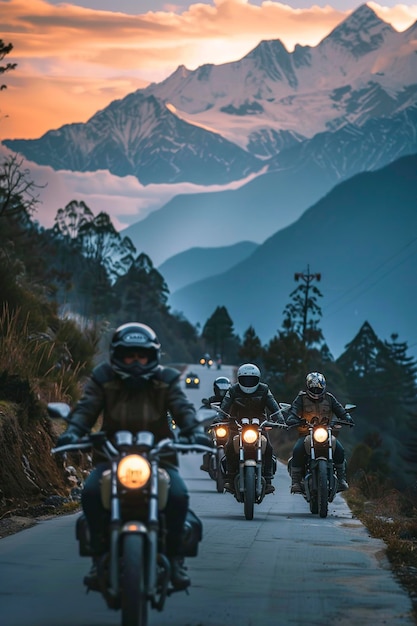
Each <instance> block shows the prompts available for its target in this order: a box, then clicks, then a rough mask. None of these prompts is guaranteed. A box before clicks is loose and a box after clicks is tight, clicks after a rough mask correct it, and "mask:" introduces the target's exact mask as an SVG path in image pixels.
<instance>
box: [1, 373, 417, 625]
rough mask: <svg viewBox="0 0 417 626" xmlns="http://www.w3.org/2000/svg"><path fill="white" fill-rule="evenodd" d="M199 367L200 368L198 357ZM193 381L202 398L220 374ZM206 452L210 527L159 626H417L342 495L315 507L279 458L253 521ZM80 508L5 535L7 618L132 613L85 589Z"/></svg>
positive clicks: (112, 618)
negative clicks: (314, 511) (293, 487)
mask: <svg viewBox="0 0 417 626" xmlns="http://www.w3.org/2000/svg"><path fill="white" fill-rule="evenodd" d="M197 367H198V366H197ZM227 372H228V370H227V368H226V367H225V366H224V367H223V368H222V371H221V372H217V371H215V370H208V371H207V370H205V371H204V372H200V371H198V373H201V374H202V383H201V388H200V389H192V390H187V395H188V396H189V397H190V398H192V400H193V401H194V402H195V404H196V406H199V404H200V401H201V398H202V397H203V396H207V395H210V393H211V391H210V386H211V385H212V381H213V380H214V378H215V375H217V374H219V373H221V374H224V375H227ZM200 463H201V455H197V454H190V455H187V456H183V457H182V458H181V468H182V473H183V475H184V477H185V479H186V482H187V484H188V487H189V491H190V497H191V506H192V508H193V509H194V510H195V511H196V512H197V513H198V515H199V516H200V517H201V519H202V521H203V524H204V537H203V541H202V543H201V544H200V549H199V554H198V556H197V557H196V558H192V559H191V558H190V559H188V560H187V565H188V568H189V574H190V577H191V580H192V585H191V587H190V590H189V594H188V595H187V594H186V593H177V594H174V595H173V596H172V597H170V598H168V599H167V602H166V605H165V608H164V611H163V612H161V613H157V612H155V611H152V612H151V614H150V624H149V626H237V625H239V626H284V625H285V626H292V625H294V626H328V625H331V624H334V623H335V624H338V625H340V626H348V625H349V626H365V625H366V626H368V625H371V626H374V625H375V626H376V625H377V626H381V625H384V624H386V625H387V626H400V625H401V626H411V625H414V624H415V622H414V621H413V619H412V617H411V609H412V607H411V601H410V599H409V596H408V594H407V593H406V592H405V591H404V590H403V589H402V588H401V587H400V586H399V584H398V583H397V582H396V580H395V579H394V577H393V575H392V573H391V570H390V568H389V565H388V562H387V559H386V557H385V551H384V547H385V546H384V543H383V542H382V541H380V540H378V539H373V538H371V537H370V536H369V535H368V533H367V531H366V529H365V528H364V527H363V526H362V524H361V523H360V522H359V521H357V520H355V519H352V515H351V513H350V510H349V509H348V507H347V505H346V504H345V502H344V500H343V498H342V497H341V496H340V495H338V496H337V497H336V499H335V502H334V503H333V504H332V505H331V506H330V508H329V516H328V517H327V518H326V519H320V518H319V517H318V516H317V515H311V513H310V512H309V510H308V506H307V503H306V502H305V501H304V499H303V498H302V497H301V496H297V495H290V493H289V485H290V479H289V476H288V474H287V471H286V468H285V466H284V465H282V464H279V465H278V471H277V474H276V477H275V480H274V483H275V487H276V492H275V494H273V495H269V496H266V498H265V499H264V501H263V503H262V504H261V505H259V506H255V514H254V519H253V520H252V521H247V520H245V517H244V514H243V505H242V504H239V503H237V502H236V501H235V499H234V498H233V496H231V495H230V494H228V493H225V494H218V493H217V492H216V488H215V483H214V481H212V480H210V478H209V477H208V475H207V474H206V473H204V472H202V471H200V470H199V466H200ZM75 519H76V515H70V516H65V517H60V518H57V519H53V520H48V521H43V522H40V523H39V524H37V525H36V526H35V527H33V528H31V529H28V530H24V531H22V532H20V533H18V534H16V535H14V536H11V537H6V538H4V539H2V540H1V541H0V623H1V624H2V625H4V626H118V625H119V624H120V614H119V613H117V612H114V611H110V610H108V609H107V608H106V606H105V604H104V602H103V600H102V599H101V597H100V596H99V595H98V594H93V593H90V594H88V595H86V594H85V592H84V589H83V585H82V577H83V575H84V574H85V572H86V571H87V570H88V568H89V560H88V559H85V558H80V557H79V556H78V552H77V544H76V541H75V537H74V522H75Z"/></svg>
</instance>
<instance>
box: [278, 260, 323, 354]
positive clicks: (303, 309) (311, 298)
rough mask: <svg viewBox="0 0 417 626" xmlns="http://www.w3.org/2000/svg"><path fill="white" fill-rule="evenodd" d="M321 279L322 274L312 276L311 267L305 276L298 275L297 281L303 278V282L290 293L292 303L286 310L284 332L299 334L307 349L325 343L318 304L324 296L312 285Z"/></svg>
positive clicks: (296, 276)
mask: <svg viewBox="0 0 417 626" xmlns="http://www.w3.org/2000/svg"><path fill="white" fill-rule="evenodd" d="M320 277H321V276H320V274H310V268H309V267H308V268H307V272H306V273H305V274H304V273H296V274H295V280H297V281H298V280H299V279H300V278H301V279H302V281H303V282H302V284H300V285H299V286H298V287H297V288H296V289H294V291H293V292H292V293H290V298H291V299H292V302H290V303H289V304H287V306H286V307H285V309H284V322H283V328H284V330H285V331H286V332H287V333H292V332H295V333H297V335H298V336H299V337H300V339H301V340H302V341H303V344H304V345H305V346H306V347H307V348H311V347H313V346H320V345H321V344H322V343H323V341H324V337H323V333H322V331H321V330H320V328H319V327H318V324H319V321H320V318H321V315H322V312H321V308H320V307H319V305H318V304H317V298H321V297H322V294H321V292H320V291H319V289H318V288H317V287H316V286H314V285H310V283H311V282H312V281H313V280H320Z"/></svg>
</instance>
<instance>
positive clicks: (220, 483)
mask: <svg viewBox="0 0 417 626" xmlns="http://www.w3.org/2000/svg"><path fill="white" fill-rule="evenodd" d="M216 466H217V468H216V489H217V493H223V491H224V478H223V473H222V464H221V458H220V454H218V455H217V458H216Z"/></svg>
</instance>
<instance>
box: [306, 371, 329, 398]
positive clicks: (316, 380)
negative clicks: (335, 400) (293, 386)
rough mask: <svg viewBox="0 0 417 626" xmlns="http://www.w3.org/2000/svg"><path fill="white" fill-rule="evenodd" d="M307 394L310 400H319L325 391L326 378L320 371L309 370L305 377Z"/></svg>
mask: <svg viewBox="0 0 417 626" xmlns="http://www.w3.org/2000/svg"><path fill="white" fill-rule="evenodd" d="M306 389H307V395H308V396H310V398H312V400H320V398H322V397H323V396H324V394H325V393H326V379H325V378H324V376H323V374H320V372H310V374H307V377H306Z"/></svg>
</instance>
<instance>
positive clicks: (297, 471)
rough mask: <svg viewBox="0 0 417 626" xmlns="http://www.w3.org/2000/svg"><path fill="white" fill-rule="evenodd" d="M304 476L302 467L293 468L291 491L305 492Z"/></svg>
mask: <svg viewBox="0 0 417 626" xmlns="http://www.w3.org/2000/svg"><path fill="white" fill-rule="evenodd" d="M302 477H303V474H302V471H301V467H292V468H291V493H303V490H302V489H301V479H302Z"/></svg>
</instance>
